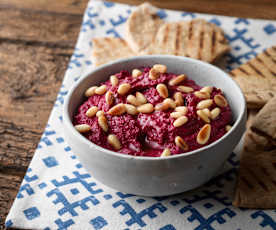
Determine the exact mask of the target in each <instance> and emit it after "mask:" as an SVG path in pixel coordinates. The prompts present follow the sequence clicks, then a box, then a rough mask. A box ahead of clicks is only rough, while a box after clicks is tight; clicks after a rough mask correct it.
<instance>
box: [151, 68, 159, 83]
mask: <svg viewBox="0 0 276 230" xmlns="http://www.w3.org/2000/svg"><path fill="white" fill-rule="evenodd" d="M159 76H160V73H159V72H158V71H157V70H155V69H154V68H151V69H150V71H149V79H151V80H156V79H157V78H159Z"/></svg>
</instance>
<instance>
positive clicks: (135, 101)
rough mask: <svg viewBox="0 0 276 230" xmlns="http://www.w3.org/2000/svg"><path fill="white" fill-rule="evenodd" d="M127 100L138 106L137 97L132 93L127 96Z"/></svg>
mask: <svg viewBox="0 0 276 230" xmlns="http://www.w3.org/2000/svg"><path fill="white" fill-rule="evenodd" d="M127 102H128V103H130V104H132V105H134V106H139V105H140V103H139V101H138V100H137V98H136V97H135V96H133V95H128V96H127Z"/></svg>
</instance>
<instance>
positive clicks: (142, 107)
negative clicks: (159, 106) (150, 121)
mask: <svg viewBox="0 0 276 230" xmlns="http://www.w3.org/2000/svg"><path fill="white" fill-rule="evenodd" d="M137 110H138V111H139V112H140V113H151V112H153V110H154V108H153V105H152V104H150V103H147V104H144V105H140V106H138V108H137Z"/></svg>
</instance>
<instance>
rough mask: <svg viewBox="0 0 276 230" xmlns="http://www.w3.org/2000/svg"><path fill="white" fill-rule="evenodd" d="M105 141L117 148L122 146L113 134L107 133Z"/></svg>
mask: <svg viewBox="0 0 276 230" xmlns="http://www.w3.org/2000/svg"><path fill="white" fill-rule="evenodd" d="M107 142H108V143H109V144H110V145H111V146H112V147H113V148H114V149H115V150H119V149H120V148H122V146H121V142H120V141H119V139H118V137H117V136H116V135H114V134H109V135H108V137H107Z"/></svg>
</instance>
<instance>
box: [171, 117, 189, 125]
mask: <svg viewBox="0 0 276 230" xmlns="http://www.w3.org/2000/svg"><path fill="white" fill-rule="evenodd" d="M187 121H188V117H186V116H181V117H179V118H177V119H176V120H175V121H174V123H173V126H174V127H176V128H177V127H180V126H182V125H184V124H186V123H187Z"/></svg>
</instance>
